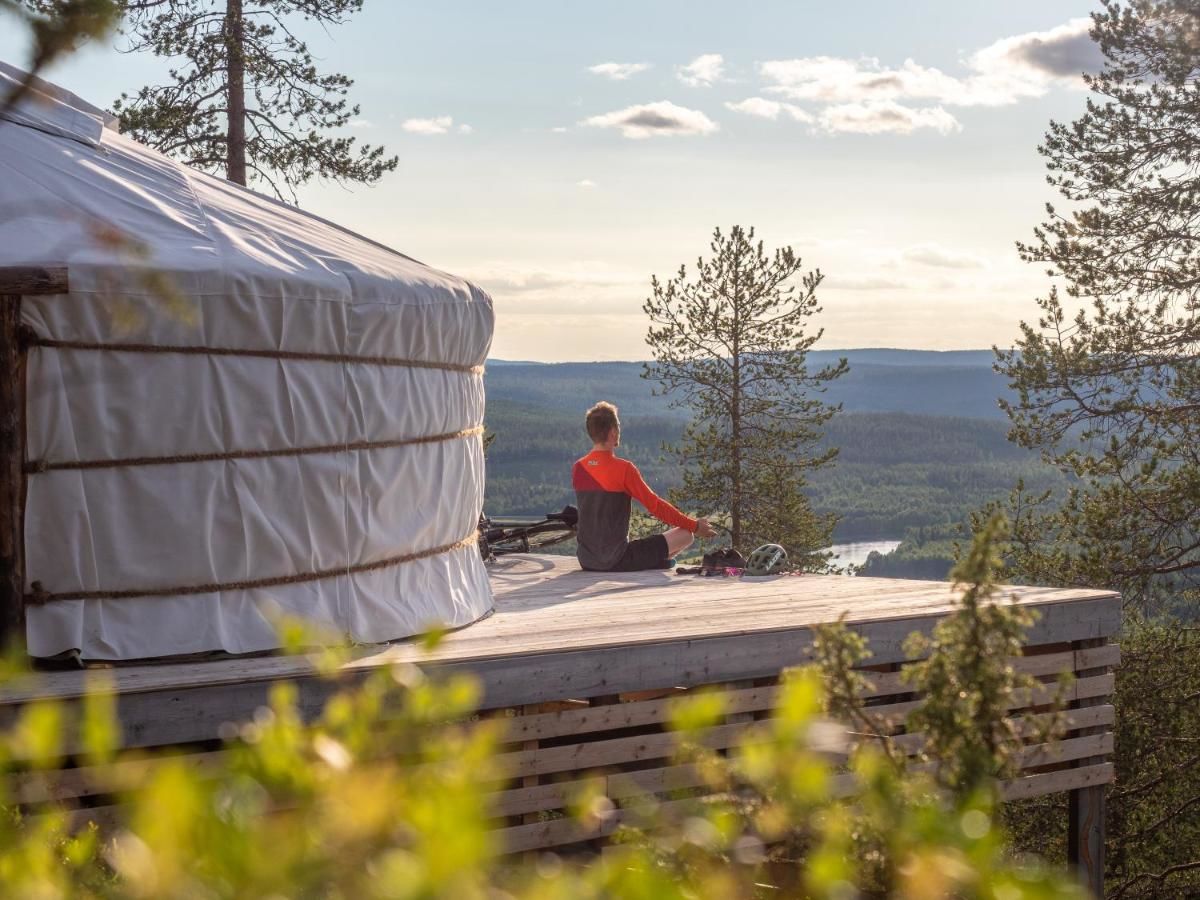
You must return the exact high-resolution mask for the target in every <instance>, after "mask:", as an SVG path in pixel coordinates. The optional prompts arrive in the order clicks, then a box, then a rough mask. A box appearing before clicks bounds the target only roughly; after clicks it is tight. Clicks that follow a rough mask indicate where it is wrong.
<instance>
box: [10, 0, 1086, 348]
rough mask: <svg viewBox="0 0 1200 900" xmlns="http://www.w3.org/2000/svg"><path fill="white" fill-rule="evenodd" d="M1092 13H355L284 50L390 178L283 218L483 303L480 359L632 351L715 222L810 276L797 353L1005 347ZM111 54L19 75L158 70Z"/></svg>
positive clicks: (445, 7)
mask: <svg viewBox="0 0 1200 900" xmlns="http://www.w3.org/2000/svg"><path fill="white" fill-rule="evenodd" d="M1096 8H1097V4H1096V3H1088V2H1075V0H1009V2H1006V3H964V2H961V0H936V2H935V0H906V2H905V3H895V2H891V0H859V2H856V3H828V2H807V0H754V2H745V3H738V4H731V3H728V2H720V3H718V2H709V0H609V2H605V3H602V4H600V3H583V2H579V0H573V2H563V0H510V2H506V3H495V2H488V0H474V2H467V0H437V2H426V3H424V4H417V3H413V2H407V0H406V2H397V0H367V2H366V3H365V5H364V8H363V10H362V11H361V12H360V13H358V14H357V15H355V16H354V17H353V18H352V19H350V21H348V22H347V23H346V24H344V25H341V26H337V27H335V28H332V29H329V30H319V31H318V30H312V31H310V32H309V33H308V35H307V36H308V37H309V39H310V44H311V47H312V49H313V51H314V53H315V55H316V56H317V58H318V60H319V63H318V64H319V66H320V67H322V69H323V70H325V71H335V72H342V73H344V74H346V75H349V76H350V77H351V78H353V79H354V80H355V85H354V87H353V89H352V91H351V98H352V100H353V101H354V102H355V103H358V104H359V105H360V106H361V112H360V114H359V115H358V116H356V117H355V119H354V121H353V122H352V123H351V124H352V128H351V129H350V133H351V134H353V136H355V137H356V138H358V139H360V140H362V141H365V142H368V143H371V144H383V145H384V146H386V147H387V149H388V151H389V153H393V154H395V155H397V156H398V157H399V166H398V168H397V169H396V171H394V172H392V173H390V174H388V175H386V176H385V177H384V178H383V180H382V181H381V182H379V183H378V184H376V185H373V186H369V187H367V186H361V185H358V186H343V185H337V184H310V185H307V186H305V187H303V188H302V189H301V190H300V192H299V202H300V204H301V206H303V207H305V208H306V209H309V210H311V211H313V212H315V213H317V214H318V215H321V216H323V217H326V218H331V219H333V220H335V221H338V222H339V223H341V224H343V225H345V226H347V227H349V228H352V229H354V230H356V231H359V232H361V233H362V234H365V235H367V236H369V237H371V238H373V239H375V240H378V241H381V242H383V243H386V244H388V245H390V246H393V247H395V248H396V249H398V250H401V251H403V252H404V253H406V254H408V255H409V256H413V257H415V258H417V259H419V260H421V261H423V262H425V263H428V264H429V265H432V266H435V267H436V268H439V269H444V270H446V271H449V272H453V273H455V274H458V275H462V276H465V277H467V278H470V279H471V280H473V281H475V282H476V283H478V284H480V285H481V286H483V287H484V288H486V289H487V290H488V291H489V292H490V293H491V294H492V296H493V298H494V300H495V306H496V334H495V340H494V342H493V347H492V354H491V355H492V356H493V357H494V358H500V359H527V360H541V361H562V360H612V359H642V358H645V357H646V356H647V349H646V346H645V343H644V339H645V333H646V324H647V323H646V319H645V316H644V314H643V313H642V309H641V307H642V303H643V301H644V299H645V297H646V295H647V293H648V292H649V284H650V278H651V275H655V274H656V275H658V276H660V278H661V277H669V276H670V275H672V274H673V273H674V272H675V271H676V270H677V269H678V268H679V266H680V265H681V264H687V265H688V266H689V268H691V267H693V266H694V263H695V261H696V258H697V257H698V256H703V255H707V253H708V248H709V241H710V239H711V235H712V231H713V229H714V228H715V227H718V226H719V227H721V228H722V229H723V230H726V231H727V230H728V228H729V227H730V226H732V225H742V226H746V227H749V226H753V227H755V228H756V230H757V235H758V237H760V238H761V239H762V240H763V241H765V243H766V245H767V247H768V248H773V247H778V246H784V245H788V246H791V247H793V248H794V249H795V251H796V252H797V253H798V254H799V255H800V256H801V257H802V259H803V261H804V268H805V269H806V270H808V269H819V270H820V271H821V272H822V273H823V274H824V275H825V281H824V282H823V284H822V285H821V288H820V289H819V291H818V297H819V298H820V300H821V303H822V307H823V310H822V312H821V313H820V314H819V315H818V316H816V317H815V318H814V319H813V320H811V321H812V322H813V323H814V326H816V327H822V328H824V336H823V338H822V340H821V341H820V343H819V344H818V346H819V347H820V348H823V349H837V348H851V347H903V348H925V349H938V350H946V349H968V348H980V347H988V346H992V345H995V344H998V345H1002V346H1006V345H1009V344H1011V342H1012V341H1013V339H1014V338H1015V336H1016V335H1017V333H1018V324H1019V322H1020V321H1021V320H1022V319H1026V320H1034V319H1036V315H1037V308H1036V306H1035V305H1034V301H1035V298H1036V297H1038V296H1039V295H1041V294H1043V293H1045V291H1046V288H1047V285H1048V280H1047V277H1046V274H1045V272H1044V271H1043V270H1042V269H1041V267H1039V266H1036V265H1031V264H1027V263H1023V262H1021V260H1020V259H1019V257H1018V255H1017V252H1016V248H1015V244H1016V242H1017V241H1024V240H1029V239H1030V238H1031V237H1032V233H1033V228H1034V227H1035V226H1036V225H1037V224H1038V223H1039V222H1040V221H1041V219H1042V218H1043V216H1044V206H1045V203H1046V202H1047V201H1052V200H1054V199H1055V196H1054V194H1053V192H1052V190H1051V188H1049V187H1048V186H1047V185H1046V183H1045V166H1044V161H1043V160H1042V159H1041V157H1040V156H1039V155H1038V153H1037V146H1038V143H1039V142H1040V140H1041V139H1042V136H1043V135H1044V133H1045V131H1046V129H1047V127H1048V125H1049V123H1050V121H1051V120H1058V121H1069V120H1071V119H1073V118H1075V117H1076V116H1078V115H1079V113H1081V112H1082V110H1083V108H1084V104H1085V100H1086V97H1087V95H1086V93H1085V90H1084V88H1083V85H1082V81H1081V80H1080V78H1079V75H1078V73H1079V72H1081V71H1083V70H1085V69H1088V70H1093V69H1095V68H1097V67H1098V65H1099V55H1098V52H1097V51H1096V49H1095V47H1094V45H1092V43H1091V42H1090V41H1089V40H1088V38H1087V34H1086V30H1087V25H1088V21H1087V17H1088V14H1089V13H1090V12H1092V11H1093V10H1095V9H1096ZM13 23H14V20H12V19H4V18H0V59H4V60H6V61H9V62H12V63H14V64H17V65H21V64H22V63H23V62H24V61H25V54H26V52H27V48H26V47H25V45H24V43H23V39H22V35H20V34H19V33H18V32H17V30H16V29H15V27H14V24H13ZM121 43H122V42H121V39H120V38H117V39H115V40H114V41H113V42H111V43H110V44H105V45H99V46H92V47H89V48H86V49H84V50H83V51H81V52H80V53H79V54H77V55H76V56H75V57H74V58H72V59H70V60H68V61H66V62H63V63H61V64H59V65H57V66H56V67H54V68H52V69H51V70H49V72H47V73H46V77H47V78H49V79H50V80H52V81H56V82H58V83H59V84H61V85H62V86H64V87H66V88H68V89H69V90H72V91H74V92H76V93H78V94H80V95H81V96H83V97H84V98H86V99H88V100H90V101H91V102H93V103H96V104H97V105H100V106H108V105H110V104H111V102H112V100H113V99H114V98H116V97H117V96H119V95H120V94H121V93H122V92H125V91H128V92H133V91H136V89H137V88H138V87H139V86H140V85H142V84H145V83H148V82H152V81H155V80H157V79H159V78H161V76H162V73H163V71H164V70H165V67H166V63H164V62H163V61H161V60H157V59H155V58H153V57H151V56H146V55H141V54H128V53H121V52H118V49H117V47H119V46H120V45H121Z"/></svg>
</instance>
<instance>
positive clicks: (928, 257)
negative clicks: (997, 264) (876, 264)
mask: <svg viewBox="0 0 1200 900" xmlns="http://www.w3.org/2000/svg"><path fill="white" fill-rule="evenodd" d="M900 259H901V261H903V262H910V263H919V264H921V265H924V266H936V267H938V268H942V269H986V268H987V267H988V265H987V261H986V260H984V259H982V258H981V257H978V256H975V255H974V254H972V253H962V252H959V251H955V250H948V249H946V248H945V247H942V246H940V245H939V244H918V245H917V246H915V247H909V248H907V249H905V250H903V251H901V253H900Z"/></svg>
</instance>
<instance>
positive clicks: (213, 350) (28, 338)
mask: <svg viewBox="0 0 1200 900" xmlns="http://www.w3.org/2000/svg"><path fill="white" fill-rule="evenodd" d="M23 343H24V344H25V346H28V347H45V348H48V349H52V350H93V351H109V352H113V353H176V354H181V355H184V356H240V357H249V358H252V359H282V360H305V361H308V362H327V363H358V364H360V365H366V366H394V367H398V368H405V369H437V370H440V371H443V372H464V373H466V374H468V375H482V374H483V366H468V365H463V364H460V363H448V362H437V361H435V360H426V359H406V358H405V357H400V356H355V355H353V354H348V353H310V352H307V351H304V350H243V349H239V348H236V347H202V346H189V345H169V344H163V345H159V344H107V343H103V342H98V341H60V340H56V339H54V338H45V337H41V336H39V335H37V334H35V333H33V332H32V330H30V329H26V330H25V334H24V335H23Z"/></svg>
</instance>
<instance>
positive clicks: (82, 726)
mask: <svg viewBox="0 0 1200 900" xmlns="http://www.w3.org/2000/svg"><path fill="white" fill-rule="evenodd" d="M997 527H998V526H997ZM993 536H994V535H993ZM971 560H972V561H973V563H974V565H975V567H974V568H973V569H964V570H962V571H963V573H966V574H967V575H969V576H970V577H972V578H978V579H979V580H978V581H977V582H975V581H973V582H972V584H973V585H974V586H973V587H971V588H970V590H969V591H968V597H975V598H976V599H979V600H982V599H985V598H986V596H987V595H988V593H989V592H990V590H991V588H990V583H991V574H990V572H991V564H992V551H991V549H990V546H989V544H988V543H987V540H986V539H985V540H984V541H983V543H982V544H980V545H978V546H977V547H976V552H975V553H974V554H973V555H972V557H971ZM986 610H994V612H985V607H984V606H981V605H980V604H978V603H974V602H968V603H966V604H965V605H964V607H963V608H962V610H961V611H960V612H959V613H958V614H957V615H956V616H954V617H952V618H951V619H950V620H949V621H947V622H946V623H945V624H944V626H943V627H942V628H940V629H939V630H938V631H937V632H936V633H935V634H934V636H933V639H932V643H929V644H927V645H926V647H925V649H927V650H928V652H929V657H928V662H927V663H924V664H920V665H918V666H914V667H913V669H912V671H913V674H912V676H911V677H912V679H913V684H914V687H915V688H917V689H924V690H928V691H929V692H930V695H931V701H930V705H929V706H928V707H927V713H926V714H925V715H926V719H925V721H924V726H925V727H926V728H927V729H928V733H929V735H930V741H929V745H928V748H927V750H928V754H929V755H928V759H927V760H925V761H922V762H921V763H920V764H918V765H917V766H916V767H914V768H913V769H911V770H910V769H909V768H908V767H907V765H906V764H905V763H904V761H903V759H902V756H898V755H897V754H895V753H893V752H892V751H891V749H890V748H889V746H888V744H887V742H886V740H885V741H883V742H882V743H871V742H868V743H867V744H864V745H863V746H862V747H861V748H859V749H851V748H848V747H847V746H846V745H845V740H846V736H847V733H846V731H845V729H844V728H843V727H842V726H839V725H834V724H833V723H832V722H830V721H829V720H828V719H826V717H825V715H826V713H828V712H837V713H841V714H843V715H844V714H848V713H849V714H853V708H854V703H855V702H856V701H854V700H851V699H847V697H843V699H842V700H840V701H839V700H838V696H839V695H838V691H839V689H842V690H844V689H850V691H851V693H853V687H854V683H855V680H856V679H858V678H861V677H862V676H861V675H860V674H859V673H856V672H853V671H851V667H852V666H854V665H856V664H857V663H859V662H861V660H862V658H863V655H864V653H865V649H864V648H863V647H862V645H861V641H858V640H857V639H856V638H855V637H854V636H853V635H851V634H850V633H849V632H848V631H847V630H846V629H845V628H842V627H840V626H830V627H828V628H826V629H824V630H823V632H822V641H821V645H820V647H821V649H820V652H819V654H818V656H819V661H820V663H821V664H822V666H823V669H824V671H821V670H819V669H817V668H808V669H803V670H795V671H792V672H790V673H787V674H786V676H785V678H784V679H783V681H782V684H781V688H780V699H779V705H778V709H777V713H776V715H775V716H773V717H772V718H770V719H766V720H763V721H761V722H759V723H756V724H754V725H752V726H750V727H749V728H748V729H747V732H746V733H745V735H744V737H743V739H742V740H741V741H740V743H739V744H738V746H737V747H736V748H735V749H734V751H733V752H731V753H729V754H728V755H723V754H721V753H718V752H715V751H712V750H709V749H706V748H705V743H706V741H705V733H706V730H707V729H708V728H709V727H710V726H712V725H713V724H715V723H716V722H718V721H719V720H720V717H721V715H722V713H723V706H722V704H723V700H722V696H721V695H720V694H718V693H703V692H701V693H697V694H693V695H690V696H688V697H686V698H684V699H682V700H681V701H680V702H678V703H677V704H676V706H675V707H674V710H673V716H672V727H673V728H674V729H675V731H676V733H677V734H678V736H679V762H681V763H687V764H690V765H692V766H695V767H696V768H697V771H699V772H700V773H701V774H702V775H703V778H704V781H705V783H706V786H707V790H708V792H710V793H709V796H707V797H694V798H691V799H689V798H687V797H686V796H680V797H678V798H677V799H675V800H672V801H670V802H662V801H658V800H655V799H653V798H650V797H646V798H642V799H641V800H638V801H635V802H633V803H632V805H629V806H626V807H625V809H624V810H623V811H622V815H624V816H625V817H626V818H625V819H624V820H623V821H622V822H621V824H620V826H619V827H618V828H617V829H616V836H615V844H614V846H613V847H612V848H610V849H609V850H608V851H606V852H605V853H604V854H602V855H599V856H596V855H590V856H584V855H576V856H573V857H567V858H560V857H558V856H555V855H552V854H541V855H540V856H538V858H537V859H536V860H522V859H506V858H503V857H500V856H499V855H498V852H497V851H498V850H499V848H498V847H497V845H496V841H495V838H494V833H493V832H492V831H490V830H489V827H490V826H491V825H493V824H494V822H493V821H492V819H493V818H494V817H493V815H492V813H491V812H490V811H489V809H488V792H489V791H491V790H495V787H496V785H497V784H498V783H499V782H500V781H501V780H502V775H501V773H500V772H498V771H497V768H496V765H497V764H496V755H495V754H496V749H497V747H498V745H499V743H500V742H501V740H502V739H503V737H502V730H503V726H504V720H503V719H496V718H490V719H482V720H480V719H476V718H473V717H472V712H473V711H474V709H475V707H476V702H477V699H478V697H477V688H476V686H475V684H474V683H473V682H472V681H471V680H470V679H468V678H463V677H458V678H452V679H448V680H444V681H441V680H432V679H429V678H426V677H425V676H424V675H423V674H422V673H421V672H420V671H419V670H418V669H417V668H415V667H413V666H408V665H401V666H396V667H393V668H390V669H383V670H379V671H376V672H373V673H372V674H370V675H368V676H367V677H366V678H365V679H364V680H362V681H359V682H355V683H353V684H348V685H346V686H345V687H344V688H343V689H342V690H341V691H340V692H339V693H337V694H336V695H335V696H334V697H333V698H332V699H331V700H330V701H329V703H328V704H327V706H326V708H325V710H324V713H323V714H322V716H321V717H320V719H319V721H318V722H317V723H315V725H305V724H304V723H302V722H301V720H300V716H299V714H298V711H297V706H296V697H295V692H294V689H293V688H292V687H290V686H288V685H279V686H277V687H276V688H275V689H274V691H273V692H272V695H271V700H270V705H269V708H264V709H262V710H260V711H259V713H258V714H257V715H256V716H255V717H254V720H253V721H252V722H250V723H247V724H245V725H243V726H242V727H241V729H240V731H239V733H238V735H237V738H238V739H237V740H236V741H234V742H232V743H231V744H230V745H229V747H228V752H227V753H226V754H224V755H223V756H222V757H220V758H219V760H218V761H217V762H216V764H215V766H213V767H205V768H200V767H197V766H195V765H194V764H189V763H188V762H186V761H185V760H183V759H181V758H171V757H170V756H158V757H157V758H155V757H147V756H139V755H131V754H122V755H120V758H119V761H120V763H121V765H120V766H115V767H114V766H112V765H111V764H112V763H114V762H116V761H118V754H117V753H116V752H115V749H114V748H115V746H116V727H115V719H114V707H113V702H112V697H111V695H109V694H108V693H107V692H106V691H105V686H104V684H103V681H102V680H100V681H97V682H96V683H95V684H94V688H95V689H94V690H92V691H91V692H90V693H89V695H88V696H87V698H86V700H85V701H84V703H83V708H82V715H81V716H80V718H79V721H78V722H74V723H68V722H67V720H66V716H67V712H66V710H65V709H64V708H63V707H61V706H59V705H56V704H55V703H53V702H43V703H38V704H36V705H33V706H31V707H29V708H27V709H26V710H25V711H24V712H23V714H22V715H21V716H20V718H19V719H18V720H17V721H16V722H15V723H14V724H13V725H12V726H11V727H10V728H8V730H6V731H4V732H3V733H0V762H2V763H3V766H4V768H5V770H8V771H12V770H14V769H22V770H27V771H29V772H30V774H29V775H28V776H27V777H26V778H24V779H23V783H24V785H25V789H26V790H28V789H29V788H30V787H31V786H33V787H36V785H37V784H38V773H39V772H44V771H46V770H49V769H53V768H55V767H57V766H59V765H60V764H61V762H62V757H63V755H64V753H65V752H66V750H67V749H69V748H68V745H67V744H66V743H65V741H66V740H68V738H67V737H66V735H70V736H71V737H70V738H69V739H70V740H71V741H72V742H75V744H76V745H77V746H78V747H79V748H82V749H81V752H79V755H78V761H79V762H81V763H84V764H87V765H91V766H98V767H100V768H99V769H96V770H94V771H97V772H103V773H107V774H106V775H104V776H102V777H103V778H107V779H108V784H107V785H106V786H104V789H105V790H106V791H107V792H109V793H114V794H119V795H121V796H122V798H123V800H124V803H125V810H126V812H125V815H124V817H123V819H122V821H121V823H120V824H119V825H118V826H117V827H116V829H115V831H113V832H112V833H106V834H104V835H101V834H100V833H99V832H98V831H97V830H96V829H95V828H84V829H83V830H81V831H76V832H74V833H73V832H72V831H71V829H70V828H69V827H68V818H67V813H66V812H65V811H58V812H49V813H42V814H39V815H36V816H30V817H28V818H22V817H21V816H20V815H19V814H17V813H16V812H10V813H9V814H7V815H4V816H3V817H0V893H2V894H3V896H6V897H45V898H58V897H62V898H163V900H170V898H195V897H204V898H243V897H345V898H351V897H353V898H424V897H447V898H451V897H452V898H455V900H458V898H467V900H469V898H484V897H488V898H493V897H520V898H530V900H542V898H546V900H550V898H554V900H557V898H600V897H629V898H655V900H658V898H735V897H736V898H742V897H755V896H763V897H812V898H847V897H855V896H862V895H864V893H866V894H876V895H878V894H885V895H886V896H895V897H908V898H936V897H977V898H995V900H1017V898H1082V897H1084V892H1083V891H1082V889H1081V888H1079V887H1078V886H1077V885H1076V884H1075V882H1074V880H1073V879H1071V878H1070V877H1068V875H1067V874H1066V873H1064V872H1061V871H1055V870H1051V869H1048V868H1047V867H1045V866H1044V865H1042V864H1041V863H1040V862H1038V861H1037V860H1036V859H1035V858H1032V857H1029V856H1014V855H1012V854H1011V853H1010V852H1009V851H1008V848H1007V844H1006V840H1005V837H1004V834H1003V833H1002V831H1001V829H1000V828H999V827H998V826H997V824H996V813H997V807H996V791H995V777H996V776H998V775H1001V774H1003V772H1004V765H1005V760H1006V758H1007V754H1008V752H1009V751H1008V749H1006V748H1007V746H1008V744H1007V743H1006V741H1005V740H1004V739H1003V736H1002V735H1000V736H999V738H998V736H997V734H995V733H989V734H983V735H979V736H977V737H975V738H970V739H967V740H965V741H964V740H962V739H961V738H960V737H957V736H956V735H960V733H961V731H962V728H963V727H970V725H971V723H973V722H975V721H977V720H978V717H979V716H990V715H991V714H993V713H996V714H997V715H999V711H1001V710H1003V709H1004V708H1005V706H1006V704H1007V703H1008V698H1009V695H1010V693H1011V691H1012V690H1015V689H1017V688H1018V687H1019V686H1020V685H1018V684H1017V683H1016V681H1014V680H1013V676H1012V675H1011V672H1007V673H1006V670H1007V667H1006V665H1005V659H1006V658H1007V655H1008V654H1009V653H1010V652H1012V651H1013V649H1014V646H1015V645H1014V643H1013V642H1014V641H1019V630H1020V628H1021V623H1020V621H1019V620H1018V619H1017V618H1014V617H1013V616H1012V612H1013V611H1012V610H1011V609H1009V608H1007V607H1006V606H1003V605H997V606H994V607H991V606H989V607H986ZM337 661H338V660H337V659H336V658H334V657H333V656H332V655H331V656H327V657H325V658H324V659H323V660H322V665H323V666H325V667H326V669H327V671H329V672H330V673H331V675H330V677H333V675H332V673H333V672H334V670H335V668H336V667H335V665H334V663H336V662H337ZM975 684H978V685H980V687H981V689H980V690H979V691H975V689H974V685H975ZM826 685H832V686H833V691H832V693H830V694H827V693H826V687H825V686H826ZM847 696H848V695H847ZM861 712H862V710H861V709H859V713H861ZM952 736H955V737H953V739H952ZM97 777H101V776H97ZM0 784H3V785H4V787H3V789H4V790H5V791H11V790H12V784H11V783H10V782H9V781H5V782H0ZM4 799H5V801H6V802H7V803H8V804H10V805H11V803H12V800H13V798H12V797H11V796H9V797H6V798H4ZM573 814H574V815H575V816H576V817H577V818H578V820H579V821H580V822H582V823H584V824H588V825H602V824H604V823H605V822H606V821H608V820H609V819H610V818H611V817H612V816H614V815H616V814H617V813H616V811H615V810H614V809H613V807H612V806H611V804H610V802H609V801H608V800H607V799H606V798H604V797H603V796H601V795H600V794H599V793H598V792H594V791H590V790H586V789H585V790H584V791H582V792H581V793H580V795H579V796H578V797H577V798H575V803H574V813H573Z"/></svg>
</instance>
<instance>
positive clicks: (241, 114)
mask: <svg viewBox="0 0 1200 900" xmlns="http://www.w3.org/2000/svg"><path fill="white" fill-rule="evenodd" d="M244 37H245V20H244V19H243V18H242V0H228V3H227V5H226V7H225V51H226V56H227V58H228V62H229V82H228V86H227V88H226V91H227V94H228V102H227V103H226V107H227V109H228V112H227V115H228V117H229V128H228V130H227V132H226V134H227V135H228V137H227V139H226V146H225V177H226V178H228V179H229V180H230V181H234V182H237V183H238V184H243V185H244V184H245V183H246V56H245V47H244Z"/></svg>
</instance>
